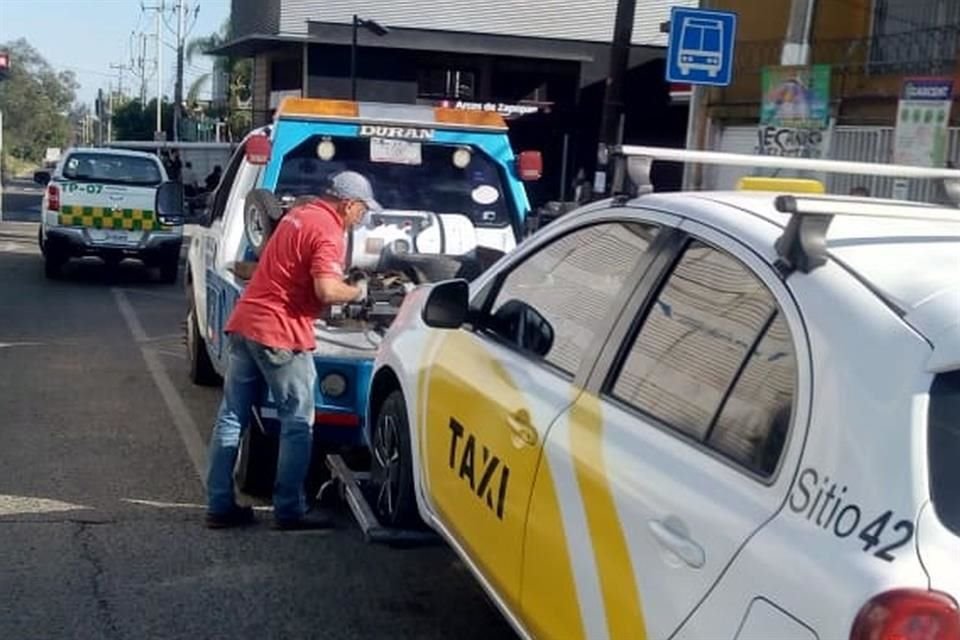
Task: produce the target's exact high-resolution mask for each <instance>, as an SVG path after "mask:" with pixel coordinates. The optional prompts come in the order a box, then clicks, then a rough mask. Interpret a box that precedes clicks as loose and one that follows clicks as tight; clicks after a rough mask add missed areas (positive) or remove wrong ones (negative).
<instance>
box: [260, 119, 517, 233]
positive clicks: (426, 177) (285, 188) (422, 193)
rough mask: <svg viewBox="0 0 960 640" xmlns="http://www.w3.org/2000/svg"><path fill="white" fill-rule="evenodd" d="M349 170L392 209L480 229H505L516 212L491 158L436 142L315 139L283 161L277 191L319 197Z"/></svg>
mask: <svg viewBox="0 0 960 640" xmlns="http://www.w3.org/2000/svg"><path fill="white" fill-rule="evenodd" d="M345 169H349V170H351V171H357V172H359V173H362V174H363V175H365V176H366V177H367V178H368V179H369V180H370V182H371V183H372V184H373V188H374V193H376V196H377V200H378V201H379V202H380V204H381V205H383V207H384V208H385V209H388V210H390V209H392V210H403V211H431V212H434V213H461V214H464V215H466V216H468V217H469V218H470V219H471V220H472V221H473V224H474V225H475V226H477V227H505V226H507V225H509V224H510V222H511V214H512V213H514V212H513V211H512V204H510V198H509V197H508V195H507V192H506V190H505V188H504V186H503V181H502V178H501V175H500V172H499V171H498V168H497V165H496V164H495V163H494V162H493V161H492V160H490V159H489V158H488V157H486V156H485V155H484V154H483V153H482V152H480V151H479V150H477V149H472V148H469V147H464V146H459V145H449V144H437V143H432V142H431V143H425V142H419V141H417V142H413V141H406V140H392V139H378V138H348V137H336V136H313V137H311V138H309V139H307V140H305V141H304V142H303V143H301V144H300V145H299V146H297V147H296V148H294V149H293V150H292V151H291V152H290V153H288V154H287V155H286V156H285V157H284V160H283V164H282V165H281V168H280V174H279V177H278V179H277V186H276V189H275V193H276V194H277V196H279V197H281V198H282V197H285V196H293V197H297V196H302V195H315V194H318V193H320V192H321V190H322V188H323V185H324V183H325V180H326V179H327V177H328V176H330V175H331V174H333V173H336V172H337V171H342V170H345Z"/></svg>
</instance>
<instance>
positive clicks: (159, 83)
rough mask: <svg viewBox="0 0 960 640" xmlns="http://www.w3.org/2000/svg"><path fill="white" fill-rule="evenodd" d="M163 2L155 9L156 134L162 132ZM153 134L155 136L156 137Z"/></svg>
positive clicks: (161, 0)
mask: <svg viewBox="0 0 960 640" xmlns="http://www.w3.org/2000/svg"><path fill="white" fill-rule="evenodd" d="M162 22H163V0H160V7H159V8H158V9H157V129H156V134H159V133H160V132H161V131H163V29H162V26H161V23H162ZM156 134H155V135H156Z"/></svg>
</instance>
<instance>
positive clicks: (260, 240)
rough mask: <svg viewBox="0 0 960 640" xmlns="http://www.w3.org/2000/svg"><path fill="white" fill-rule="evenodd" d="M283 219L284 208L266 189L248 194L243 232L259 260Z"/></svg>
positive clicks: (244, 211)
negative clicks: (278, 222)
mask: <svg viewBox="0 0 960 640" xmlns="http://www.w3.org/2000/svg"><path fill="white" fill-rule="evenodd" d="M282 217H283V207H281V206H280V203H279V202H278V201H277V199H276V197H274V195H273V194H272V193H270V192H269V191H267V190H266V189H254V190H253V191H251V192H250V193H248V194H247V198H246V204H245V205H244V208H243V230H244V234H245V235H246V237H247V242H248V243H250V247H251V248H252V249H253V252H254V254H255V255H256V256H257V257H258V258H259V257H260V254H261V253H262V252H263V249H264V247H266V246H267V240H269V239H270V235H271V234H272V233H273V230H274V228H276V226H277V221H278V220H280V218H282Z"/></svg>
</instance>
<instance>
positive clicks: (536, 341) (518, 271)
mask: <svg viewBox="0 0 960 640" xmlns="http://www.w3.org/2000/svg"><path fill="white" fill-rule="evenodd" d="M656 233H657V228H656V227H653V226H649V225H643V224H636V223H627V222H610V223H603V224H597V225H594V226H590V227H586V228H582V229H578V230H576V231H573V232H572V233H570V234H568V235H566V236H563V237H561V238H559V239H557V240H555V241H553V242H551V243H550V244H549V245H547V246H545V247H542V248H540V249H539V250H538V251H536V252H535V253H534V254H532V255H531V256H529V257H528V258H527V259H526V260H525V261H523V262H522V263H520V265H519V266H517V267H516V268H514V269H513V270H512V271H511V272H510V273H509V274H508V275H507V276H506V278H505V279H504V280H503V283H502V285H501V287H500V290H499V292H498V293H497V295H496V298H495V299H494V301H493V304H492V305H491V307H490V312H489V314H488V315H487V316H486V318H485V320H484V322H483V325H482V328H483V329H484V330H485V331H487V332H489V333H492V334H494V335H495V336H496V337H498V338H499V339H501V340H502V341H504V342H506V343H507V344H508V345H510V346H512V347H514V348H517V349H518V350H520V351H522V352H525V353H527V354H529V355H532V356H535V357H539V358H542V359H543V360H544V361H545V362H547V363H548V364H550V365H552V366H554V367H556V368H557V369H559V370H560V371H562V372H564V373H566V374H568V375H570V376H573V375H575V374H576V372H577V370H578V369H579V368H580V364H581V362H582V360H583V358H584V356H585V355H587V351H588V350H589V349H590V347H591V345H592V344H593V342H594V339H595V338H597V337H598V333H599V332H600V331H602V330H603V327H605V326H608V323H609V321H610V320H611V314H613V313H616V312H617V311H618V310H619V309H620V308H621V305H622V304H623V302H624V301H625V300H626V293H624V288H625V286H627V285H629V284H630V283H629V282H627V280H628V277H629V276H630V275H631V274H632V273H633V272H634V270H635V269H636V268H637V267H638V266H639V264H640V262H641V261H642V260H643V259H644V254H645V252H646V251H647V249H648V247H649V246H650V243H651V242H652V241H653V239H654V237H655V236H656Z"/></svg>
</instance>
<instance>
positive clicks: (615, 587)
mask: <svg viewBox="0 0 960 640" xmlns="http://www.w3.org/2000/svg"><path fill="white" fill-rule="evenodd" d="M653 151H655V150H650V151H649V153H653ZM715 155H716V154H715ZM714 160H716V161H718V162H719V161H724V162H729V163H732V164H737V163H739V164H750V163H751V162H753V160H756V159H755V158H753V159H752V160H751V159H750V158H747V159H744V157H742V156H741V157H734V158H719V159H717V158H714ZM777 162H778V163H779V164H782V165H784V166H786V167H787V168H810V167H808V166H806V165H804V164H802V161H798V162H800V164H797V166H794V164H796V163H794V162H793V161H791V160H782V159H779V160H777ZM647 166H648V167H649V163H647ZM858 167H859V171H858V172H859V173H869V172H871V170H873V169H874V167H870V166H866V165H858ZM817 168H818V169H819V170H822V171H826V170H833V169H836V170H841V171H847V172H851V167H850V166H849V164H845V163H822V164H821V165H819V166H818V167H817ZM896 169H897V168H896V167H890V166H885V167H883V169H882V171H884V172H889V171H894V170H896ZM901 169H902V168H901ZM878 171H881V170H879V169H878ZM904 171H907V170H906V169H904ZM907 173H910V175H913V173H911V172H910V171H907ZM941 173H942V174H943V175H947V174H949V175H950V177H952V178H960V172H952V173H950V172H946V171H943V172H941ZM924 175H926V174H924ZM937 175H940V174H937ZM958 222H960V212H957V211H954V210H947V209H940V208H934V207H927V206H923V205H918V204H915V203H905V202H900V203H894V202H890V201H878V200H870V199H853V198H845V197H828V196H822V195H820V196H817V195H797V194H793V195H783V194H782V193H781V195H778V194H777V193H769V192H747V191H737V192H723V193H708V192H683V193H675V194H648V195H642V196H640V197H637V198H633V199H629V198H618V199H614V200H609V201H605V202H600V203H595V204H593V205H590V206H587V207H585V208H583V209H581V210H579V211H578V212H575V213H572V214H569V215H568V216H565V217H563V218H561V219H560V220H559V221H558V222H556V223H553V224H552V225H550V226H548V227H547V228H545V229H544V230H543V231H541V232H540V233H538V234H537V235H535V236H533V237H532V238H529V239H527V240H526V241H525V242H524V243H523V244H521V245H520V246H519V247H518V248H517V249H516V250H515V251H513V252H512V253H510V254H509V255H507V256H506V257H504V258H503V259H501V260H500V261H499V262H498V263H497V264H496V265H494V266H493V267H492V268H491V269H490V270H488V271H487V272H486V273H485V274H484V275H482V276H481V277H479V278H478V279H476V280H475V281H473V282H471V283H470V284H469V285H468V284H467V283H466V282H465V281H451V282H445V283H440V284H435V285H432V286H429V287H423V288H418V289H416V290H415V291H414V292H413V293H411V294H410V295H409V296H408V297H407V299H406V301H405V303H404V306H403V307H402V309H401V311H400V314H399V316H398V317H397V319H396V321H395V322H394V324H393V326H392V328H391V330H390V332H389V333H388V335H387V337H386V339H385V341H384V343H383V345H382V347H381V350H380V353H379V356H378V359H377V362H376V367H375V373H374V378H373V381H372V389H371V394H370V414H369V415H370V416H371V420H370V423H371V424H372V425H374V426H373V427H372V433H371V434H370V438H371V442H372V443H373V458H374V468H373V474H372V475H373V480H374V493H373V495H375V496H376V500H375V508H376V511H377V512H378V514H379V515H380V517H381V518H382V519H383V520H384V521H386V522H388V523H391V524H409V523H412V522H415V521H416V520H417V519H418V518H419V519H422V520H423V521H424V522H426V523H427V524H428V525H429V526H430V527H432V528H433V529H435V530H436V531H438V532H439V533H440V534H441V535H442V536H443V537H444V538H445V539H446V540H447V541H448V542H449V543H450V544H451V546H452V547H453V548H454V549H455V550H456V551H457V552H458V553H459V555H460V556H461V557H462V558H463V560H464V561H465V563H466V564H467V565H468V566H469V567H470V569H471V570H472V572H473V573H474V574H475V576H476V577H477V579H478V580H479V581H480V583H481V584H482V585H483V587H484V588H485V590H486V591H487V592H488V593H489V595H490V596H491V598H492V599H493V600H494V601H495V602H496V604H497V605H498V606H499V608H500V609H501V611H502V612H503V613H504V615H505V616H506V617H507V618H508V619H509V620H510V622H511V623H512V625H513V626H514V628H515V629H516V630H517V632H518V633H519V634H521V636H523V637H536V638H562V639H564V640H567V639H575V638H598V639H602V638H631V639H637V638H709V639H714V638H729V639H736V640H771V639H776V640H785V639H798V640H799V639H803V640H815V639H817V638H819V639H822V640H834V639H840V638H844V639H848V638H849V639H851V640H881V639H891V640H892V639H894V638H896V639H902V640H921V639H923V640H960V611H958V602H960V224H958Z"/></svg>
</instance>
